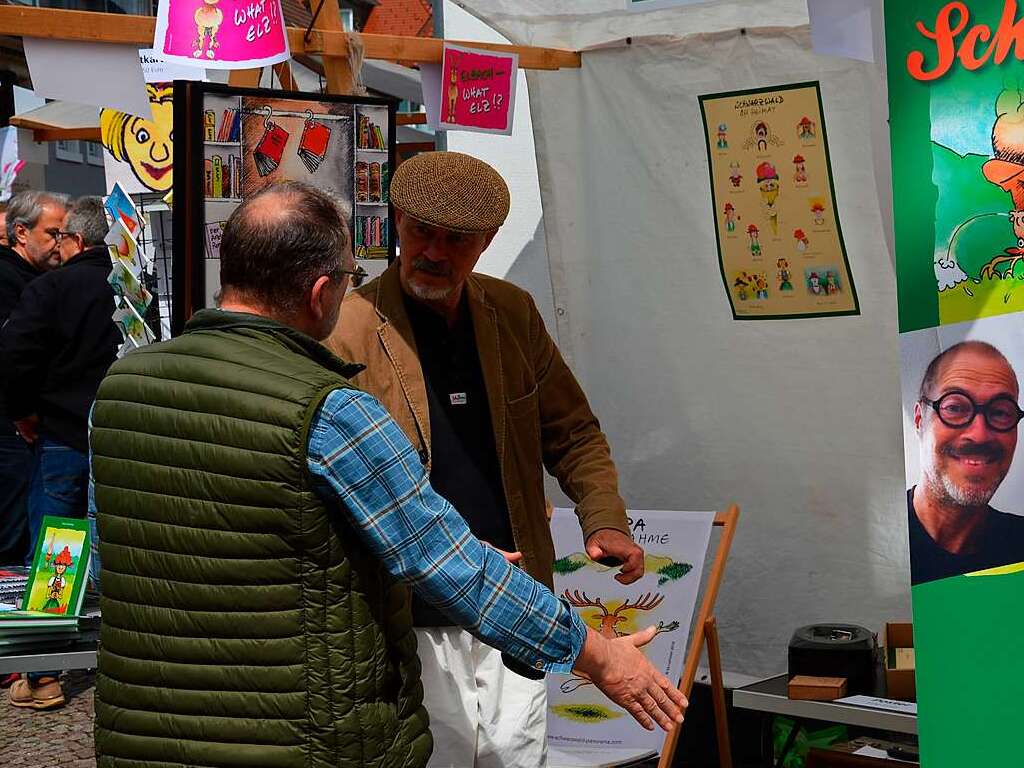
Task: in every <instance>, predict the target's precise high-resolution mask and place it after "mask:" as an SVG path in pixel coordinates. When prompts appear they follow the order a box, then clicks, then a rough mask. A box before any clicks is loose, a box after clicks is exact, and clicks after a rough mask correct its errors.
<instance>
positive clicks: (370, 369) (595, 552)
mask: <svg viewBox="0 0 1024 768" xmlns="http://www.w3.org/2000/svg"><path fill="white" fill-rule="evenodd" d="M391 201H392V203H393V204H394V208H395V226H396V229H397V232H398V236H399V244H400V250H401V255H400V257H399V258H398V260H397V261H396V262H395V263H394V264H392V265H391V266H390V267H389V268H388V269H387V271H385V272H384V274H383V275H381V276H380V277H379V278H378V279H376V280H374V281H372V282H371V283H369V284H367V285H366V286H364V287H362V288H361V289H359V290H357V291H355V292H353V293H350V294H349V296H348V297H347V298H346V299H345V303H344V305H343V308H342V312H341V317H342V318H343V319H342V321H341V322H340V323H339V324H338V325H337V326H336V327H335V330H334V332H333V333H332V334H331V336H330V338H329V339H328V340H327V342H326V343H327V345H328V346H329V347H330V348H331V349H333V350H334V351H336V352H338V353H339V354H340V355H342V356H343V357H345V358H346V359H349V360H357V361H359V362H361V363H364V364H365V365H366V366H367V367H366V370H365V371H364V372H363V373H361V374H359V375H358V376H357V377H356V378H355V383H356V384H358V385H359V386H361V387H362V388H364V389H365V390H367V391H368V392H370V393H371V394H373V395H375V396H376V397H377V398H378V399H379V400H380V401H381V402H382V403H383V404H384V406H385V407H386V408H387V409H388V411H390V413H391V415H392V417H393V418H394V419H395V420H396V421H397V422H398V424H399V425H400V426H401V427H402V428H403V430H404V431H405V433H406V435H407V436H408V437H409V439H410V440H411V441H412V443H413V445H414V446H415V447H416V449H417V450H418V451H419V455H420V460H421V461H422V462H423V464H424V465H426V466H427V467H428V468H429V472H430V482H431V485H432V486H433V487H434V489H435V490H437V491H438V492H439V493H440V494H441V495H442V496H444V497H445V498H446V499H448V500H449V501H450V502H451V503H452V505H453V506H454V507H455V508H456V509H457V510H458V511H459V512H460V513H461V515H462V516H463V517H464V518H465V519H466V521H467V523H468V524H469V527H470V529H471V530H472V531H473V533H474V534H475V535H476V536H477V537H478V538H480V539H482V540H483V541H486V542H488V543H489V544H490V545H492V546H493V547H495V548H497V549H499V550H502V551H503V552H505V553H506V557H507V558H508V559H509V560H511V561H512V562H516V563H518V564H519V565H520V566H521V567H522V568H524V569H525V570H526V571H527V572H529V573H530V575H532V576H533V577H535V578H536V579H538V580H539V581H541V582H543V583H545V584H546V585H548V586H549V587H550V586H551V585H552V563H553V562H554V547H553V545H552V541H551V533H550V529H549V527H548V521H547V516H546V514H545V499H544V482H543V473H544V470H545V469H547V471H548V472H549V473H550V474H551V475H553V476H554V477H555V478H556V479H557V480H558V482H559V484H560V485H561V487H562V490H563V491H564V492H565V493H566V495H567V496H569V498H571V499H572V500H573V502H574V503H575V504H576V513H577V515H578V516H579V520H580V527H581V528H582V533H583V540H584V542H585V546H586V551H587V554H588V555H589V556H590V557H591V558H593V559H595V560H597V559H610V560H615V561H620V562H621V564H622V568H621V571H620V573H619V574H617V576H616V578H617V579H618V580H619V581H620V582H621V583H623V584H628V583H631V582H633V581H635V580H636V579H638V578H640V577H641V576H642V575H643V567H644V566H643V563H644V553H643V550H642V549H641V548H640V547H638V546H637V545H636V544H634V543H633V541H632V539H631V537H630V535H629V527H628V524H627V521H626V513H625V504H624V503H623V501H622V498H621V497H620V496H619V492H618V476H617V473H616V470H615V465H614V464H613V463H612V459H611V454H610V451H609V448H608V441H607V440H606V439H605V436H604V434H603V433H602V432H601V428H600V425H599V424H598V421H597V418H596V417H595V416H594V414H593V412H592V411H591V409H590V406H589V404H588V403H587V399H586V396H585V395H584V394H583V391H582V389H581V388H580V385H579V383H578V382H577V381H576V379H575V377H574V376H573V374H572V372H571V371H570V370H569V368H568V366H567V365H566V364H565V361H564V360H563V359H562V356H561V354H560V353H559V351H558V348H557V347H556V346H555V343H554V341H553V340H552V338H551V337H550V336H549V335H548V333H547V331H546V330H545V328H544V323H543V321H542V319H541V317H540V314H539V312H538V311H537V307H536V306H535V305H534V302H533V299H532V298H531V297H530V295H529V294H528V293H526V292H525V291H523V290H521V289H519V288H517V287H515V286H513V285H512V284H510V283H508V282H505V281H503V280H499V279H496V278H493V277H487V276H485V275H481V274H478V273H474V272H473V268H474V267H475V266H476V263H477V261H478V260H479V259H480V256H481V254H482V253H483V252H484V250H485V249H486V248H487V246H489V245H490V243H491V241H492V240H493V239H494V236H495V235H496V234H497V231H498V228H499V227H501V225H502V224H503V223H504V221H505V217H506V216H507V215H508V211H509V204H510V199H509V191H508V187H507V185H506V184H505V181H504V180H503V179H502V178H501V176H500V175H499V174H498V172H497V171H495V170H494V169H493V168H492V167H491V166H489V165H487V164H486V163H484V162H482V161H480V160H478V159H476V158H473V157H470V156H469V155H464V154H460V153H457V152H427V153H424V154H421V155H418V156H416V157H415V158H413V159H411V160H408V161H406V162H405V163H403V164H402V165H401V166H400V167H399V169H398V171H397V172H396V173H395V176H394V179H393V180H392V183H391ZM413 616H414V621H415V624H416V627H417V630H416V635H417V640H418V643H419V655H420V660H421V662H422V665H423V687H424V691H425V701H424V704H425V705H426V707H427V710H428V712H429V714H430V727H431V731H432V732H433V736H434V755H433V757H432V758H431V762H430V765H431V766H457V767H458V768H473V767H474V766H475V767H476V768H511V767H512V766H517V767H518V766H522V767H523V768H537V766H543V765H545V764H546V749H545V738H546V725H545V722H546V713H545V710H546V706H545V702H546V696H545V686H544V681H543V679H537V677H538V676H537V675H535V674H532V673H531V670H529V669H526V668H524V667H522V666H521V665H518V664H516V663H515V662H513V661H511V659H510V658H509V657H505V658H504V662H507V663H503V657H502V656H501V654H499V653H498V652H497V651H493V650H492V649H490V648H488V647H487V646H485V645H483V644H481V643H480V642H479V641H477V640H476V639H475V638H473V637H472V636H471V635H470V634H468V633H466V632H465V631H463V630H462V629H460V628H459V627H457V626H455V625H454V622H452V621H451V620H450V619H449V618H448V617H446V616H445V615H444V614H443V613H441V612H439V611H436V610H434V609H432V608H430V607H429V606H428V605H426V604H425V603H423V602H415V601H414V606H413Z"/></svg>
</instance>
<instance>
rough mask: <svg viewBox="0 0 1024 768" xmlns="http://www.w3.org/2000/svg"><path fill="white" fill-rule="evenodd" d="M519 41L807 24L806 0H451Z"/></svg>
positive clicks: (604, 39)
mask: <svg viewBox="0 0 1024 768" xmlns="http://www.w3.org/2000/svg"><path fill="white" fill-rule="evenodd" d="M454 2H455V3H456V4H457V5H460V6H462V7H463V8H465V9H466V10H467V11H469V12H470V13H472V14H473V15H474V16H477V17H479V18H480V19H482V20H483V21H484V22H486V23H487V24H488V25H490V26H491V27H493V28H494V29H496V30H497V31H498V32H500V33H501V34H503V35H504V36H505V37H507V38H508V39H509V40H511V41H512V42H514V43H517V44H521V45H540V46H550V47H555V48H571V49H573V50H583V49H586V48H594V47H597V46H600V45H605V44H608V43H614V42H617V41H619V40H625V39H626V38H627V37H632V38H634V39H636V38H642V37H652V36H655V37H660V36H664V35H669V36H678V37H685V36H687V35H693V34H713V33H715V32H725V31H728V30H732V29H740V28H743V27H747V28H754V27H797V26H800V25H803V24H806V23H807V1H806V0H719V2H704V3H697V4H695V5H687V6H680V7H676V8H668V9H663V10H654V11H646V12H643V13H637V12H634V11H630V10H627V9H626V2H625V0H454Z"/></svg>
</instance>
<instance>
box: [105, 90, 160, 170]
mask: <svg viewBox="0 0 1024 768" xmlns="http://www.w3.org/2000/svg"><path fill="white" fill-rule="evenodd" d="M146 95H147V96H149V102H150V104H163V103H164V102H168V101H170V100H171V99H172V98H173V96H174V86H173V85H172V84H171V83H146ZM145 119H146V118H143V117H138V116H136V115H129V114H128V113H127V112H121V111H119V110H116V109H101V110H100V141H101V142H103V146H104V147H105V148H106V150H107V151H108V152H109V153H110V154H111V155H112V156H113V157H114V159H115V160H117V161H119V162H122V163H124V162H127V160H128V154H127V152H125V146H124V144H125V142H124V137H125V133H126V132H127V131H128V130H130V128H131V126H134V125H135V121H136V120H145Z"/></svg>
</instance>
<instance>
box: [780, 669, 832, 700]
mask: <svg viewBox="0 0 1024 768" xmlns="http://www.w3.org/2000/svg"><path fill="white" fill-rule="evenodd" d="M845 695H846V678H845V677H811V676H810V675H796V676H794V677H793V679H792V680H790V681H789V698H791V699H803V700H805V701H832V700H834V699H841V698H843V696H845Z"/></svg>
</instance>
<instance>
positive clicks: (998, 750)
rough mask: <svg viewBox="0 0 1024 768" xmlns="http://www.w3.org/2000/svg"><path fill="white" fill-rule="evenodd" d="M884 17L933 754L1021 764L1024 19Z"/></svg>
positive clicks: (913, 540) (990, 10) (972, 9)
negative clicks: (1019, 447) (1019, 446)
mask: <svg viewBox="0 0 1024 768" xmlns="http://www.w3.org/2000/svg"><path fill="white" fill-rule="evenodd" d="M885 26H886V34H885V37H886V58H887V74H888V81H889V107H890V108H889V114H890V120H889V125H890V139H891V149H892V176H893V195H894V200H895V201H896V202H895V206H894V207H895V210H894V224H895V247H896V254H895V255H896V259H895V266H896V279H897V298H898V309H899V331H900V351H901V366H902V372H901V373H902V375H901V380H902V390H903V425H904V426H903V429H904V450H905V456H906V488H907V493H906V497H905V498H906V501H905V504H904V503H901V504H900V507H899V509H897V510H894V516H896V515H898V516H900V517H903V518H904V519H905V520H906V521H907V527H908V531H909V551H910V572H911V585H912V586H911V599H912V604H913V613H914V664H915V673H916V687H917V702H918V732H919V736H920V742H921V764H922V765H925V766H927V767H928V768H961V767H962V766H965V765H1017V764H1019V763H1020V744H1019V739H1018V738H1017V731H1018V729H1019V723H1020V701H1019V691H1020V690H1021V688H1022V687H1024V667H1022V665H1021V661H1020V650H1019V646H1020V637H1021V634H1022V633H1024V618H1022V617H1021V611H1020V609H1019V606H1020V596H1021V594H1022V593H1024V460H1021V459H1017V458H1016V449H1017V439H1018V433H1019V422H1020V419H1021V417H1022V416H1024V412H1022V411H1021V409H1020V405H1019V403H1020V376H1021V374H1022V373H1024V341H1022V336H1021V329H1022V327H1024V63H1022V61H1021V60H1020V58H1019V56H1020V51H1021V48H1020V46H1021V45H1022V44H1024V19H1022V18H1021V12H1020V8H1019V4H1018V3H1017V2H1015V0H964V1H963V2H955V3H954V2H938V1H937V0H901V2H899V3H886V4H885ZM965 704H969V705H967V706H965Z"/></svg>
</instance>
